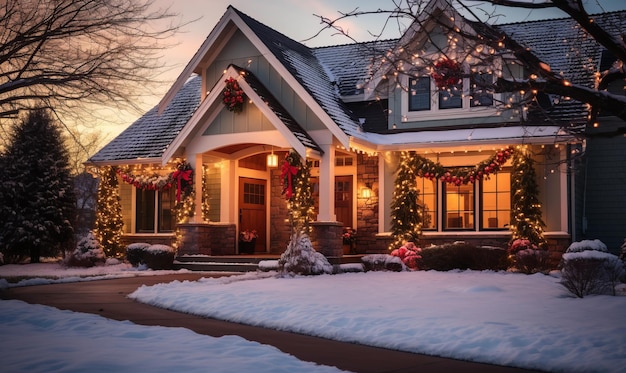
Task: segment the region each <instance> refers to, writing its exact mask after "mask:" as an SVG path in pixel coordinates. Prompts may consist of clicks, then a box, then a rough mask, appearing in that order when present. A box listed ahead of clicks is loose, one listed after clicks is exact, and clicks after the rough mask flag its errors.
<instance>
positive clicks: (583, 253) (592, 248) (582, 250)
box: [561, 240, 625, 298]
mask: <svg viewBox="0 0 626 373" xmlns="http://www.w3.org/2000/svg"><path fill="white" fill-rule="evenodd" d="M607 251H608V250H607V248H606V245H604V244H603V243H602V242H601V241H599V240H593V241H590V240H584V241H580V242H574V243H572V245H570V247H569V248H568V249H567V251H566V252H565V254H563V258H562V260H561V284H562V285H563V286H564V287H565V288H566V289H567V290H568V291H569V292H570V293H572V294H574V295H575V296H577V297H579V298H582V297H584V296H585V295H589V294H609V295H615V287H616V285H617V284H618V283H619V282H620V281H621V280H623V279H624V275H625V271H624V263H623V262H622V261H621V260H620V259H619V257H617V256H616V255H613V254H611V253H609V252H607Z"/></svg>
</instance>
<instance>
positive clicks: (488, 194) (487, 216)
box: [481, 171, 511, 229]
mask: <svg viewBox="0 0 626 373" xmlns="http://www.w3.org/2000/svg"><path fill="white" fill-rule="evenodd" d="M481 185H482V188H481V189H482V193H481V203H482V228H483V229H503V228H507V227H508V226H509V223H510V219H511V173H510V172H508V171H500V172H498V173H496V174H494V175H490V177H489V179H488V180H483V181H482V184H481Z"/></svg>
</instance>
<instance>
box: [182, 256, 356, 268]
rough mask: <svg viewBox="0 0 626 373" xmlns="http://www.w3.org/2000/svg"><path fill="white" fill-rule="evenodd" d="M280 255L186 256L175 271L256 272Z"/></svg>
mask: <svg viewBox="0 0 626 373" xmlns="http://www.w3.org/2000/svg"><path fill="white" fill-rule="evenodd" d="M362 256H363V255H345V256H342V257H330V258H328V261H329V262H330V263H331V264H332V265H333V266H335V267H338V266H339V265H341V264H347V263H360V262H361V257H362ZM279 258H280V255H269V254H263V255H228V256H208V255H185V256H179V257H177V258H176V260H175V261H174V269H188V270H190V271H214V272H254V271H257V270H259V262H261V261H263V260H278V259H279Z"/></svg>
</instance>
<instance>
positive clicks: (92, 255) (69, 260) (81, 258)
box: [63, 232, 106, 267]
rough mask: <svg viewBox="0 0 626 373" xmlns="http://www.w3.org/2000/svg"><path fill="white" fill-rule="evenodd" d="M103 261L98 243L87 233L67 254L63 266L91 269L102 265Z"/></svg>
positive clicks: (91, 234) (102, 252)
mask: <svg viewBox="0 0 626 373" xmlns="http://www.w3.org/2000/svg"><path fill="white" fill-rule="evenodd" d="M105 260H106V258H105V255H104V251H103V250H102V246H101V245H100V242H98V240H97V239H96V238H95V237H94V235H93V233H92V232H89V233H87V235H85V236H84V237H81V239H80V240H78V243H77V244H76V249H75V250H74V251H71V252H69V253H67V255H66V257H65V259H64V260H63V264H64V265H66V266H68V267H93V266H96V265H103V264H104V263H105Z"/></svg>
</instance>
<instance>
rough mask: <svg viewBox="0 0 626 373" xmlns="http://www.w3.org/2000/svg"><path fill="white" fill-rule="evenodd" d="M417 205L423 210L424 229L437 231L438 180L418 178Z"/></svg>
mask: <svg viewBox="0 0 626 373" xmlns="http://www.w3.org/2000/svg"><path fill="white" fill-rule="evenodd" d="M417 192H418V197H417V198H418V199H417V204H418V206H419V208H420V209H421V210H422V229H437V180H432V179H427V178H424V177H418V178H417Z"/></svg>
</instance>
